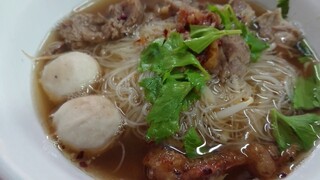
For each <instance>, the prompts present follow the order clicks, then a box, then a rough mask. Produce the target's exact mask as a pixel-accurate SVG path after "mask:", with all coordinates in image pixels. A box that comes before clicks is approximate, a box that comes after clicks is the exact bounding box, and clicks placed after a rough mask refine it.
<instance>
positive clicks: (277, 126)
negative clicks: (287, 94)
mask: <svg viewBox="0 0 320 180" xmlns="http://www.w3.org/2000/svg"><path fill="white" fill-rule="evenodd" d="M270 115H271V118H272V123H271V125H272V128H273V135H274V137H275V138H276V141H277V143H278V146H279V148H280V150H285V149H286V148H288V147H289V146H290V145H291V144H298V145H299V146H300V147H301V148H302V149H304V150H308V149H310V148H312V147H313V145H314V142H315V141H316V140H317V139H319V133H320V116H319V115H317V114H311V113H308V114H304V115H297V116H285V115H283V114H281V113H280V112H278V111H277V110H275V109H273V110H271V112H270Z"/></svg>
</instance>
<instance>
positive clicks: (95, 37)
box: [58, 0, 144, 48]
mask: <svg viewBox="0 0 320 180" xmlns="http://www.w3.org/2000/svg"><path fill="white" fill-rule="evenodd" d="M143 12H144V8H143V5H142V4H141V2H140V0H126V1H123V2H121V3H117V4H114V5H110V6H109V8H108V9H107V10H106V13H105V14H91V13H76V14H74V15H72V16H71V17H70V18H68V19H66V20H65V21H63V22H62V23H61V24H60V25H59V26H58V32H59V35H60V36H61V38H62V39H63V40H64V42H65V43H67V44H69V45H71V47H73V48H77V47H83V46H85V45H88V44H95V43H101V42H103V41H106V40H110V39H112V40H113V39H119V38H121V37H123V36H124V35H127V34H130V33H132V32H133V30H134V28H135V25H136V24H139V23H141V22H142V20H143Z"/></svg>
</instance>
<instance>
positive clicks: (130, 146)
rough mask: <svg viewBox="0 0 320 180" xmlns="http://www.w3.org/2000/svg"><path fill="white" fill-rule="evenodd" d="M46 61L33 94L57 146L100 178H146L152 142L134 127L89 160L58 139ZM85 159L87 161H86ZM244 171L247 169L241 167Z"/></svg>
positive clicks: (101, 5)
mask: <svg viewBox="0 0 320 180" xmlns="http://www.w3.org/2000/svg"><path fill="white" fill-rule="evenodd" d="M113 2H116V0H99V1H98V0H97V1H95V2H94V3H93V4H90V3H88V4H85V5H84V6H85V7H86V8H83V7H84V6H82V7H78V8H76V9H75V12H78V11H81V12H100V13H103V12H104V10H105V7H106V6H107V5H109V4H110V3H113ZM210 2H212V3H215V4H225V3H226V2H228V1H227V0H223V1H221V0H212V1H210ZM250 4H251V5H252V6H253V7H254V8H255V10H256V11H257V15H260V14H262V13H263V12H265V11H266V10H265V9H263V8H261V7H259V6H257V5H255V4H253V3H250ZM57 39H58V36H57V35H56V32H54V31H53V32H51V34H50V35H49V36H48V38H47V39H45V43H44V44H43V46H42V47H41V49H40V51H39V55H42V54H44V53H45V51H46V49H47V48H48V46H49V44H50V43H52V42H54V41H56V40H57ZM44 65H45V61H39V62H37V63H36V64H35V66H34V76H33V77H34V80H33V97H34V101H35V104H36V107H37V110H38V114H39V118H40V120H41V121H40V122H41V124H42V126H43V127H44V129H45V130H46V131H47V133H48V134H49V137H50V138H51V139H52V141H53V142H54V143H55V144H57V147H58V148H59V149H60V150H61V151H62V153H63V154H64V155H65V156H66V157H67V158H69V159H70V160H71V161H72V162H73V163H74V164H75V165H76V166H78V167H79V168H81V169H82V170H83V171H85V172H87V173H88V174H89V175H91V176H93V177H95V178H98V179H145V173H144V169H143V165H142V161H143V158H144V156H145V154H146V153H147V152H148V151H149V149H150V145H149V144H147V143H146V142H145V141H143V140H141V139H139V138H137V137H136V136H135V135H134V134H133V133H132V132H131V131H129V132H126V133H125V134H123V135H122V137H121V139H119V141H118V142H116V143H115V144H114V146H113V147H112V148H110V149H109V150H107V151H106V152H104V153H102V154H101V155H99V156H97V157H95V158H94V159H89V161H85V160H87V159H86V155H84V157H82V155H81V157H77V156H79V152H73V151H71V150H69V149H68V148H67V147H65V146H64V145H62V144H61V143H57V142H56V141H57V140H56V135H55V130H54V127H53V126H52V123H51V119H50V115H51V114H52V113H53V112H54V111H55V110H56V109H57V108H58V107H59V106H60V105H59V104H54V103H52V102H51V101H50V100H49V99H48V96H47V95H46V93H45V92H44V90H43V88H42V87H41V84H40V83H39V78H40V76H41V70H42V69H43V67H44ZM121 143H122V144H123V145H124V147H125V159H124V162H123V164H122V165H121V168H120V169H119V170H117V171H114V170H115V169H116V168H117V166H118V165H119V162H120V160H121V158H122V148H121V145H120V144H121ZM303 157H304V156H299V160H298V161H300V160H301V159H303ZM84 162H85V164H84ZM291 165H292V164H289V165H288V166H286V167H284V168H283V169H284V171H288V172H290V170H287V169H288V168H289V167H290V166H291ZM240 170H241V171H242V170H243V169H241V168H240ZM234 172H235V173H234V174H238V172H239V169H235V170H234ZM241 177H251V176H250V174H248V173H246V172H244V173H243V174H241V173H240V174H238V175H233V173H232V174H231V175H230V176H228V179H239V178H241Z"/></svg>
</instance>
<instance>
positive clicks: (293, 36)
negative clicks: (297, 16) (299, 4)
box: [255, 9, 302, 47]
mask: <svg viewBox="0 0 320 180" xmlns="http://www.w3.org/2000/svg"><path fill="white" fill-rule="evenodd" d="M255 22H256V23H257V25H258V27H259V35H260V37H262V38H267V39H269V42H275V43H277V44H280V45H285V46H289V47H293V46H295V45H296V44H297V42H298V41H300V40H301V38H302V33H301V31H300V30H299V29H298V28H297V27H295V26H294V25H292V24H291V23H289V22H287V21H286V20H284V19H283V18H282V16H281V10H280V9H277V10H275V11H273V12H266V13H264V14H262V15H261V16H259V17H258V18H257V19H256V20H255Z"/></svg>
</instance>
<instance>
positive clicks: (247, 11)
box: [230, 0, 256, 23]
mask: <svg viewBox="0 0 320 180" xmlns="http://www.w3.org/2000/svg"><path fill="white" fill-rule="evenodd" d="M230 5H231V7H232V9H233V11H234V12H235V14H236V15H237V17H238V18H240V20H241V21H242V22H244V23H250V22H251V21H252V20H253V19H255V18H256V13H255V11H254V10H253V9H252V7H251V6H250V5H249V4H248V3H247V2H246V1H244V0H232V1H231V2H230Z"/></svg>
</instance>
